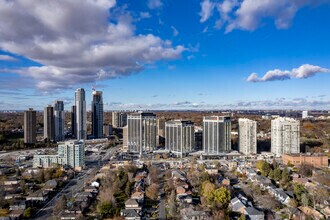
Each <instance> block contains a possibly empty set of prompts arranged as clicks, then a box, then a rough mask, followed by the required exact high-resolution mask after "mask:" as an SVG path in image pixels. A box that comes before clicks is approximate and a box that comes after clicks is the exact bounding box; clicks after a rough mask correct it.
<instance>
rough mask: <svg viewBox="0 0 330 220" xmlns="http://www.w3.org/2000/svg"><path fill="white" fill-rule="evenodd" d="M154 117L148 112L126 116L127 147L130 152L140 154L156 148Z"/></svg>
mask: <svg viewBox="0 0 330 220" xmlns="http://www.w3.org/2000/svg"><path fill="white" fill-rule="evenodd" d="M156 127H157V126H156V115H155V114H153V113H148V112H139V113H131V114H129V115H128V116H127V129H128V132H127V146H128V149H129V151H130V152H133V153H139V154H142V153H143V152H151V151H153V150H154V149H155V147H156V133H157V131H156Z"/></svg>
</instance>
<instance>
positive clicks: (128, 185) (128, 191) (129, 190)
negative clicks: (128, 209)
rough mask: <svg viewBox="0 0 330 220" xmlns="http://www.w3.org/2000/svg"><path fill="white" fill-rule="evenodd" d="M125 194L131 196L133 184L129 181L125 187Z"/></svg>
mask: <svg viewBox="0 0 330 220" xmlns="http://www.w3.org/2000/svg"><path fill="white" fill-rule="evenodd" d="M125 194H126V195H127V196H129V195H130V194H131V183H130V182H129V181H127V182H126V186H125Z"/></svg>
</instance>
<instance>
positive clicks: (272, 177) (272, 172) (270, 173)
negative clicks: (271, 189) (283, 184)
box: [268, 170, 274, 179]
mask: <svg viewBox="0 0 330 220" xmlns="http://www.w3.org/2000/svg"><path fill="white" fill-rule="evenodd" d="M268 177H269V178H271V179H274V171H273V170H270V171H269V173H268Z"/></svg>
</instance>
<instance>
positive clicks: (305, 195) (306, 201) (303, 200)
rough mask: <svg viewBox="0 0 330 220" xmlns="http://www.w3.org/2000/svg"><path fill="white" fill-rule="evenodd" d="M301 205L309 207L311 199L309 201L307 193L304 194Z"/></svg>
mask: <svg viewBox="0 0 330 220" xmlns="http://www.w3.org/2000/svg"><path fill="white" fill-rule="evenodd" d="M301 204H302V205H303V206H308V204H309V199H308V197H307V193H303V194H302V195H301Z"/></svg>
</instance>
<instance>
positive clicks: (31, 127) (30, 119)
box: [24, 108, 37, 144]
mask: <svg viewBox="0 0 330 220" xmlns="http://www.w3.org/2000/svg"><path fill="white" fill-rule="evenodd" d="M36 115H37V113H36V111H34V110H33V108H30V109H29V110H27V111H25V112H24V143H26V144H34V143H36V127H37V119H36V118H37V116H36Z"/></svg>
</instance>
